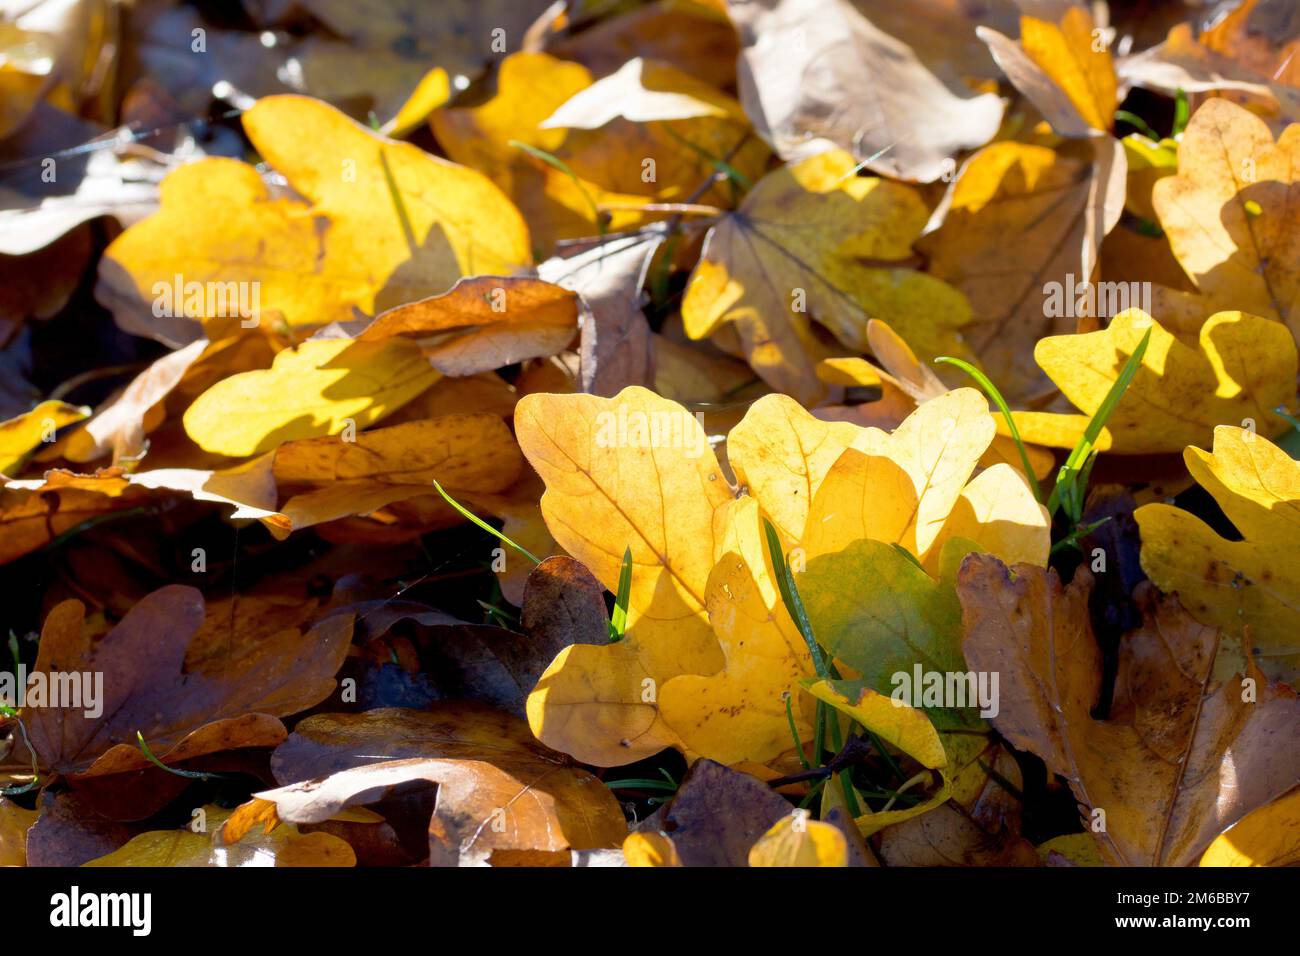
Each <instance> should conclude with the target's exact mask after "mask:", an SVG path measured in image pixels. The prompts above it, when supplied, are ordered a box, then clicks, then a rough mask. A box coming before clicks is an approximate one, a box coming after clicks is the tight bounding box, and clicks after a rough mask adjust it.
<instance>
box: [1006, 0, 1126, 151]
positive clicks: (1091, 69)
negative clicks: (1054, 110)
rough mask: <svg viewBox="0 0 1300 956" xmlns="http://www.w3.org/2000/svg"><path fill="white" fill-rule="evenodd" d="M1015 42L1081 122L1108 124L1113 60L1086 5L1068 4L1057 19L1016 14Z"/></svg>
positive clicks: (1114, 96)
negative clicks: (1060, 94)
mask: <svg viewBox="0 0 1300 956" xmlns="http://www.w3.org/2000/svg"><path fill="white" fill-rule="evenodd" d="M1020 45H1021V47H1023V48H1024V51H1025V53H1026V55H1028V57H1029V58H1030V59H1031V60H1033V61H1034V62H1035V63H1036V64H1038V66H1039V67H1040V68H1041V69H1042V70H1043V72H1045V73H1046V74H1047V75H1048V76H1049V77H1051V78H1052V80H1053V81H1054V82H1055V83H1056V84H1057V85H1058V86H1059V87H1060V88H1061V89H1062V91H1064V93H1065V95H1066V96H1067V97H1069V100H1070V102H1071V103H1072V104H1073V105H1074V108H1075V109H1076V110H1078V111H1079V115H1080V116H1081V117H1082V118H1083V120H1084V122H1086V123H1087V124H1088V125H1089V126H1091V127H1092V128H1093V129H1098V130H1108V129H1110V128H1111V126H1112V124H1113V123H1114V120H1115V107H1116V106H1118V105H1119V98H1118V81H1117V80H1116V77H1115V66H1114V64H1113V63H1112V62H1111V57H1110V51H1109V49H1108V48H1107V47H1106V45H1105V43H1104V41H1103V40H1102V38H1101V31H1099V30H1097V29H1096V27H1095V25H1094V23H1093V21H1092V16H1091V15H1090V14H1089V13H1088V11H1087V9H1086V8H1084V7H1073V6H1072V7H1070V8H1069V9H1068V10H1067V11H1066V12H1065V15H1064V16H1063V17H1062V18H1061V20H1060V22H1059V23H1048V22H1047V21H1045V20H1039V19H1037V18H1035V17H1021V18H1020ZM1098 46H1100V47H1101V49H1097V47H1098Z"/></svg>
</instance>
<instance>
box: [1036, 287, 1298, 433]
mask: <svg viewBox="0 0 1300 956" xmlns="http://www.w3.org/2000/svg"><path fill="white" fill-rule="evenodd" d="M1148 329H1149V330H1151V341H1150V343H1149V344H1148V345H1147V350H1146V354H1145V355H1144V356H1143V357H1142V365H1141V366H1140V367H1139V368H1138V372H1137V375H1136V376H1135V377H1134V378H1133V381H1132V382H1131V383H1130V384H1129V387H1128V390H1127V391H1126V392H1125V393H1124V395H1123V397H1122V398H1121V399H1120V401H1119V404H1118V405H1117V406H1115V410H1114V411H1113V412H1112V413H1111V416H1110V419H1109V420H1108V421H1107V423H1106V428H1105V429H1104V430H1103V431H1102V435H1101V439H1100V440H1099V441H1098V442H1097V447H1098V448H1099V449H1100V450H1103V451H1105V450H1110V451H1114V452H1119V453H1122V454H1153V453H1158V452H1177V451H1181V450H1182V449H1183V448H1184V447H1186V446H1187V445H1202V444H1204V443H1205V442H1206V440H1207V439H1208V438H1209V437H1210V435H1211V433H1212V432H1213V430H1214V427H1215V426H1216V425H1220V424H1240V423H1242V422H1247V421H1249V422H1253V423H1254V426H1255V428H1256V429H1258V431H1259V432H1260V433H1261V434H1265V435H1276V434H1278V433H1279V432H1282V431H1284V430H1286V429H1287V428H1289V427H1290V426H1289V425H1287V423H1286V421H1285V420H1284V419H1282V418H1280V417H1278V416H1277V415H1275V414H1274V412H1273V409H1275V408H1277V407H1278V406H1279V405H1286V404H1287V403H1288V402H1290V400H1291V399H1292V397H1293V396H1294V394H1295V378H1296V365H1297V362H1296V345H1295V341H1294V339H1293V338H1292V337H1291V334H1290V333H1289V332H1288V331H1287V329H1286V328H1285V327H1284V326H1282V325H1280V324H1278V323H1277V322H1272V321H1269V320H1268V319H1262V318H1259V317H1258V316H1254V315H1246V314H1245V313H1242V312H1220V313H1218V314H1217V315H1214V316H1211V317H1210V318H1209V319H1208V320H1207V321H1206V323H1205V324H1204V325H1203V326H1201V330H1200V333H1199V334H1198V336H1197V339H1198V342H1197V347H1196V348H1193V347H1192V346H1190V345H1187V344H1185V343H1184V342H1182V341H1181V340H1180V339H1178V338H1175V337H1174V336H1173V335H1172V334H1170V333H1169V332H1168V331H1166V330H1165V328H1164V327H1163V326H1161V325H1160V324H1159V323H1157V322H1155V321H1154V320H1152V319H1151V317H1150V316H1148V315H1147V314H1146V313H1145V312H1142V311H1140V310H1138V309H1130V310H1128V311H1126V312H1122V313H1120V314H1119V315H1117V316H1116V317H1115V318H1114V320H1113V321H1112V322H1111V324H1110V326H1109V327H1108V328H1106V329H1103V330H1102V331H1100V332H1090V333H1088V334H1086V335H1057V336H1052V337H1049V338H1045V339H1043V340H1041V341H1040V342H1039V343H1038V346H1037V347H1036V348H1035V349H1034V358H1035V359H1037V361H1038V364H1039V365H1041V366H1042V368H1043V370H1044V371H1046V372H1047V374H1048V375H1049V376H1051V378H1052V381H1054V382H1055V383H1056V384H1057V386H1059V387H1060V389H1061V392H1062V393H1063V394H1064V395H1065V397H1066V398H1068V399H1069V400H1070V401H1071V402H1073V403H1074V404H1075V406H1077V407H1078V408H1079V409H1080V410H1081V411H1082V412H1083V413H1084V414H1082V415H1056V414H1052V413H1048V412H1014V413H1013V417H1014V418H1015V420H1016V425H1017V427H1018V428H1019V429H1020V436H1021V438H1023V439H1024V440H1025V441H1027V442H1034V443H1037V444H1040V445H1051V446H1055V447H1057V448H1073V447H1074V444H1075V442H1076V441H1077V440H1078V439H1079V438H1080V437H1081V436H1082V435H1083V432H1084V429H1086V428H1087V426H1088V422H1089V420H1090V419H1091V418H1092V416H1093V415H1094V414H1095V413H1096V411H1097V409H1098V408H1100V407H1101V404H1102V402H1103V401H1104V400H1105V398H1106V395H1107V393H1108V392H1109V391H1110V389H1111V386H1112V385H1114V384H1115V380H1116V379H1117V378H1119V374H1120V372H1121V371H1122V370H1123V368H1124V364H1125V363H1126V362H1127V361H1128V358H1129V356H1130V355H1131V354H1132V353H1133V351H1134V350H1135V349H1136V348H1137V346H1138V344H1139V343H1140V342H1141V340H1142V336H1143V335H1145V334H1146V332H1147V330H1148Z"/></svg>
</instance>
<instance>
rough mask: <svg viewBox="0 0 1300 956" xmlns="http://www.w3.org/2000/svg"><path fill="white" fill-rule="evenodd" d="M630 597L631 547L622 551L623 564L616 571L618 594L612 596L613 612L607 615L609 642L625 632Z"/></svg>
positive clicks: (614, 640)
mask: <svg viewBox="0 0 1300 956" xmlns="http://www.w3.org/2000/svg"><path fill="white" fill-rule="evenodd" d="M631 597H632V548H631V547H628V548H627V550H625V551H624V552H623V566H622V567H621V568H620V569H619V572H618V594H616V595H615V596H614V613H613V614H611V615H610V617H609V642H610V643H611V644H615V643H617V642H619V641H621V640H623V635H624V634H625V633H627V604H628V601H629V600H630V599H631Z"/></svg>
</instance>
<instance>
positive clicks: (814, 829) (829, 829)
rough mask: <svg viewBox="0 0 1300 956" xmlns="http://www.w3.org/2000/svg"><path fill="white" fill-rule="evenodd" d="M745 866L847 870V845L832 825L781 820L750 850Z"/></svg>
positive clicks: (811, 821) (788, 819)
mask: <svg viewBox="0 0 1300 956" xmlns="http://www.w3.org/2000/svg"><path fill="white" fill-rule="evenodd" d="M749 865H750V866H801V867H802V866H825V867H842V866H848V865H849V849H848V841H847V840H845V838H844V834H843V833H841V832H840V830H839V828H837V827H835V826H833V825H832V824H829V823H823V822H822V821H820V820H805V819H802V818H799V819H796V818H794V817H792V816H789V817H782V818H781V819H780V820H778V821H777V822H776V823H774V824H772V827H771V829H769V830H768V831H767V832H766V833H764V834H763V835H762V836H761V837H759V838H758V840H757V841H756V842H755V843H754V845H753V846H752V847H750V849H749Z"/></svg>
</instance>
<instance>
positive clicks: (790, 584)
mask: <svg viewBox="0 0 1300 956" xmlns="http://www.w3.org/2000/svg"><path fill="white" fill-rule="evenodd" d="M763 533H764V534H765V535H766V536H767V553H768V556H769V557H770V558H771V560H772V569H773V570H774V571H775V572H776V586H777V589H778V590H780V592H781V600H782V601H783V602H784V603H785V609H786V611H788V612H789V614H790V620H792V621H794V626H795V627H797V628H798V629H799V633H800V634H801V635H803V639H804V643H806V644H807V645H808V653H809V654H811V655H812V662H813V668H814V669H815V670H816V671H817V676H818V677H820V678H821V679H822V680H830V679H831V675H830V671H829V670H828V669H827V667H826V655H825V654H823V653H822V649H821V645H819V644H818V643H817V639H816V637H814V636H813V629H812V623H811V622H810V621H809V620H808V614H807V612H806V611H805V610H804V607H803V601H802V600H800V598H799V591H798V590H797V589H796V588H795V585H794V575H792V574H791V573H790V566H789V565H788V564H786V563H785V554H784V553H783V552H782V551H781V537H780V535H778V534H777V533H776V528H775V527H774V526H773V524H772V522H771V521H770V520H768V519H767V518H766V517H764V518H763ZM819 759H820V758H819Z"/></svg>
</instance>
